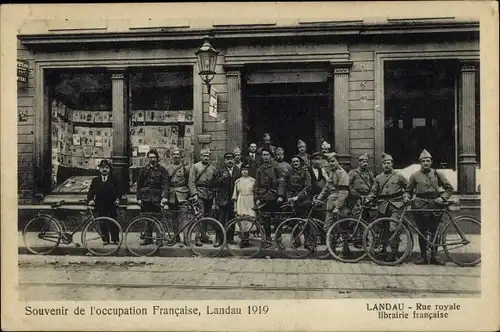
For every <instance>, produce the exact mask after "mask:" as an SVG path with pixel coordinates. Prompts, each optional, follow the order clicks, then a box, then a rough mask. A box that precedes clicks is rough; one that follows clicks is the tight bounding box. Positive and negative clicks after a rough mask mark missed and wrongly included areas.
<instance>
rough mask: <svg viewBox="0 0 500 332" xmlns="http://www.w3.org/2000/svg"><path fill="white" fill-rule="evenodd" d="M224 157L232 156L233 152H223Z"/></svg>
mask: <svg viewBox="0 0 500 332" xmlns="http://www.w3.org/2000/svg"><path fill="white" fill-rule="evenodd" d="M226 158H234V153H232V152H226V153H224V159H226Z"/></svg>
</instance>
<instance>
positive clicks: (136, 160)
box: [17, 18, 480, 206]
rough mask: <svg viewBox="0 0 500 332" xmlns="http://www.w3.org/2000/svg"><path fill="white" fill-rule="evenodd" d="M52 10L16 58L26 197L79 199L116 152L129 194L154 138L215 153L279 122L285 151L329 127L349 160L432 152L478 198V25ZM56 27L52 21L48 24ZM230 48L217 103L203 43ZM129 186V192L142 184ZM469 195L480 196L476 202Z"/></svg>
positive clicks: (405, 166) (161, 144)
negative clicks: (111, 16)
mask: <svg viewBox="0 0 500 332" xmlns="http://www.w3.org/2000/svg"><path fill="white" fill-rule="evenodd" d="M103 22H104V23H102V24H101V25H99V24H97V25H95V26H82V27H80V28H75V27H72V28H71V30H66V29H65V28H64V25H60V26H59V25H58V24H56V23H55V22H52V23H51V22H49V23H47V24H45V25H43V27H44V28H43V29H40V28H39V27H38V28H37V29H36V30H33V31H30V29H29V28H26V29H24V30H21V32H20V35H19V37H18V58H19V60H26V61H28V65H29V70H30V72H29V77H28V80H27V82H20V83H18V109H17V111H18V165H19V166H18V167H19V169H18V174H19V178H18V180H19V181H18V190H19V192H18V193H19V203H20V205H22V206H30V205H33V204H35V203H36V202H38V201H39V200H38V199H37V197H40V195H44V196H46V197H47V198H50V197H54V199H58V198H59V197H60V196H65V197H72V199H77V198H78V197H80V196H81V195H82V194H83V192H84V191H85V188H86V183H87V182H88V179H89V177H90V176H92V175H93V174H95V172H96V163H97V162H98V161H99V160H100V159H102V158H110V159H112V161H113V165H114V168H115V169H116V170H117V172H118V173H119V175H120V176H121V178H122V181H123V183H124V185H125V187H127V188H129V190H128V191H129V193H133V191H134V181H135V178H136V176H137V169H138V167H140V165H141V164H143V163H144V157H145V152H146V151H147V149H148V148H149V147H155V148H158V149H159V151H160V155H161V156H162V159H163V161H168V158H169V155H170V152H171V150H172V149H173V147H175V146H180V147H181V148H183V150H184V151H185V158H186V160H187V161H193V160H197V158H198V154H199V150H200V148H201V147H204V146H207V147H209V148H210V149H211V150H212V151H213V158H214V159H215V160H214V161H215V162H218V161H219V160H221V159H222V156H223V154H224V153H225V152H226V151H232V150H233V149H234V148H235V147H240V148H242V149H243V150H245V148H246V147H247V146H248V144H249V143H250V142H257V143H258V142H259V141H260V139H261V138H262V135H263V133H265V132H269V133H271V135H272V137H273V142H274V144H276V145H280V146H282V147H284V149H285V151H286V156H287V157H289V156H291V155H292V154H294V153H295V152H296V146H297V141H298V140H299V139H300V140H303V141H304V142H306V143H307V145H308V151H309V152H313V151H317V150H319V148H320V145H321V143H322V141H323V140H326V141H327V142H329V143H330V144H331V145H332V150H334V151H336V152H337V153H338V154H339V155H340V158H341V163H342V164H343V165H344V166H345V167H347V168H349V167H351V166H354V165H355V163H356V160H357V158H358V157H359V156H360V155H362V154H364V153H368V154H369V156H370V164H371V165H372V166H373V167H374V168H375V169H376V170H377V171H379V170H380V160H381V154H382V152H387V153H389V154H391V155H392V156H393V157H394V159H395V164H396V167H397V168H398V169H402V170H407V171H410V170H412V169H413V168H412V167H414V164H415V163H416V160H417V158H418V154H419V153H420V151H421V150H422V149H424V148H425V149H427V150H429V151H430V152H431V153H432V154H433V156H434V159H435V165H434V166H435V167H437V168H440V169H442V170H443V171H444V172H446V174H447V175H448V176H449V177H451V178H452V182H454V184H455V186H456V190H457V194H459V195H460V196H461V199H462V201H463V202H466V203H464V204H469V205H475V206H479V200H478V184H479V181H478V176H477V175H476V174H478V170H479V168H480V145H479V129H480V126H479V120H480V106H479V87H480V84H479V23H478V22H473V21H456V20H454V19H452V18H446V19H398V20H385V21H382V22H367V21H363V20H359V21H342V22H308V21H300V20H299V21H297V23H296V24H294V25H280V24H277V23H272V22H271V23H269V22H266V23H264V24H258V23H255V24H241V25H217V24H213V25H212V26H210V27H206V28H194V27H192V26H190V25H189V24H186V23H183V24H179V25H176V26H147V27H146V26H144V27H142V26H130V27H129V28H128V30H126V31H113V29H111V24H109V23H106V22H105V20H104V21H103ZM44 29H45V30H44ZM207 33H210V34H211V35H212V36H213V38H212V39H211V41H210V42H211V44H212V45H213V47H215V48H216V49H217V50H218V51H219V55H218V59H217V67H216V72H217V74H216V75H215V77H214V79H213V80H212V82H211V87H212V88H213V91H215V92H216V93H217V96H218V97H217V104H216V105H217V106H216V112H217V114H216V116H214V114H213V113H212V114H211V111H213V110H214V109H213V108H212V109H211V107H210V94H209V91H208V89H207V86H206V85H204V83H203V81H202V79H201V78H200V76H199V75H198V70H197V64H196V56H195V52H196V50H197V48H198V47H199V46H200V45H201V43H202V42H203V36H204V35H205V34H207ZM131 197H132V195H131ZM467 202H468V203H467Z"/></svg>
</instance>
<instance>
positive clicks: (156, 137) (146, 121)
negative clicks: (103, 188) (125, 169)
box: [129, 67, 194, 192]
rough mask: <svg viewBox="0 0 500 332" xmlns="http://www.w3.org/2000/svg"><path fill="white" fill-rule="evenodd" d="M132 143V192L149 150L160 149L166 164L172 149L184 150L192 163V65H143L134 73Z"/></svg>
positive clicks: (130, 97)
mask: <svg viewBox="0 0 500 332" xmlns="http://www.w3.org/2000/svg"><path fill="white" fill-rule="evenodd" d="M129 77H130V89H129V91H130V95H129V100H130V108H129V109H130V112H129V124H130V125H129V132H130V136H129V146H130V149H129V150H130V154H129V157H130V175H131V176H130V179H131V183H130V184H131V189H130V191H131V192H135V190H136V188H135V182H136V181H137V176H138V173H139V169H140V168H141V167H142V166H144V165H146V164H147V162H148V161H147V152H148V151H149V149H150V148H155V149H157V151H158V153H159V155H160V159H161V160H160V163H162V164H164V165H166V164H168V160H169V159H170V155H171V153H172V150H173V149H175V148H180V149H181V150H182V151H183V157H184V162H185V163H191V162H192V159H193V153H194V142H193V140H192V139H193V138H194V137H193V81H192V77H193V73H192V68H190V67H188V68H180V69H169V68H160V69H158V68H154V69H148V68H145V69H144V68H142V69H138V70H132V71H131V73H130V75H129Z"/></svg>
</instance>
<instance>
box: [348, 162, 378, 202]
mask: <svg viewBox="0 0 500 332" xmlns="http://www.w3.org/2000/svg"><path fill="white" fill-rule="evenodd" d="M372 186H373V173H372V172H371V171H370V170H362V169H361V168H360V167H358V168H355V169H352V170H350V171H349V193H350V195H351V197H353V198H358V197H359V196H366V195H368V194H369V193H370V189H371V188H372Z"/></svg>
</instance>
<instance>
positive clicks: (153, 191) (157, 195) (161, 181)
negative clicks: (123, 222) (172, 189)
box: [136, 164, 169, 203]
mask: <svg viewBox="0 0 500 332" xmlns="http://www.w3.org/2000/svg"><path fill="white" fill-rule="evenodd" d="M168 188H169V186H168V175H167V170H166V169H165V167H163V166H162V165H159V164H157V165H156V166H154V167H153V166H151V165H150V164H148V165H146V166H144V167H143V168H141V170H140V171H139V177H138V179H137V195H136V196H137V200H142V201H144V202H152V203H159V202H160V201H161V199H162V198H168Z"/></svg>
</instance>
